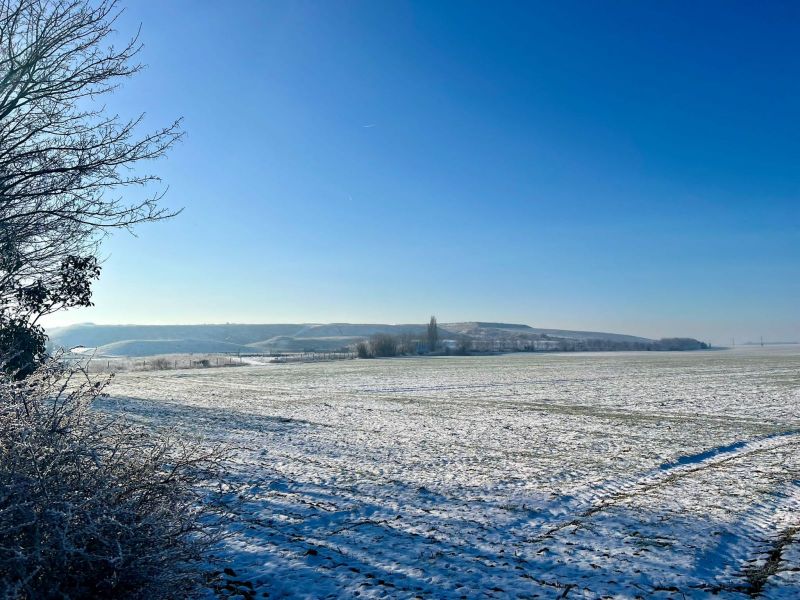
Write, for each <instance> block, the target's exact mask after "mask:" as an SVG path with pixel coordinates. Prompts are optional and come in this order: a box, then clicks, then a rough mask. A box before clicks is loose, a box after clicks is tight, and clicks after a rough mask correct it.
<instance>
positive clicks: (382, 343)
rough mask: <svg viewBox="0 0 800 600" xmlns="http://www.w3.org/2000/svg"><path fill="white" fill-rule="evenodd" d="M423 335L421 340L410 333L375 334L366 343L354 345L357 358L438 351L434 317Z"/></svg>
mask: <svg viewBox="0 0 800 600" xmlns="http://www.w3.org/2000/svg"><path fill="white" fill-rule="evenodd" d="M425 334H426V335H425V337H424V338H423V337H421V336H419V335H414V334H411V333H402V334H399V335H392V334H389V333H376V334H374V335H372V336H370V338H369V340H368V341H363V342H359V343H358V344H356V353H357V355H358V357H359V358H379V357H390V356H408V355H413V354H429V353H433V352H436V351H437V350H438V349H439V325H438V323H437V321H436V317H435V316H432V317H431V318H430V321H429V322H428V326H427V328H426V330H425Z"/></svg>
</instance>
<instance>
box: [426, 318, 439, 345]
mask: <svg viewBox="0 0 800 600" xmlns="http://www.w3.org/2000/svg"><path fill="white" fill-rule="evenodd" d="M438 344H439V326H438V324H437V323H436V317H433V316H432V317H431V320H430V321H429V322H428V352H436V346H437V345H438Z"/></svg>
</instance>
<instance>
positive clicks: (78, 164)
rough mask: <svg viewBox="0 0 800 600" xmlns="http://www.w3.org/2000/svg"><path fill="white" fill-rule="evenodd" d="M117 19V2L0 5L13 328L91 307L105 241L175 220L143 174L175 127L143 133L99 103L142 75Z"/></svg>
mask: <svg viewBox="0 0 800 600" xmlns="http://www.w3.org/2000/svg"><path fill="white" fill-rule="evenodd" d="M119 12H120V11H119V9H118V8H117V6H116V3H115V2H114V1H113V0H111V1H108V0H103V1H100V2H97V3H91V2H89V1H88V0H0V312H2V313H3V314H5V315H6V316H7V318H9V319H11V318H13V319H15V320H16V322H17V324H18V325H19V324H20V323H23V322H24V323H28V324H29V325H35V323H36V321H37V320H38V319H39V318H40V317H41V315H44V314H48V313H52V312H54V311H57V310H61V309H63V308H68V307H70V306H87V305H90V304H91V301H90V296H91V292H90V286H91V282H92V281H93V280H94V279H96V278H97V276H98V275H99V266H98V261H97V258H96V257H97V251H98V244H99V242H100V240H101V239H102V238H103V236H104V235H106V234H107V233H108V232H109V231H110V230H113V229H117V228H131V227H133V226H134V225H137V224H139V223H143V222H146V221H154V220H158V219H163V218H165V217H169V216H171V215H172V214H173V213H171V212H169V211H168V210H166V209H165V208H163V207H161V206H160V205H159V200H160V199H161V197H162V195H163V189H156V190H154V189H153V186H152V185H151V184H154V183H157V182H158V181H159V178H158V177H157V176H156V175H152V174H149V173H147V172H146V171H144V170H142V166H143V164H144V163H146V162H148V161H151V160H153V159H156V158H159V157H161V156H163V155H164V154H165V152H166V151H167V150H168V149H169V148H170V147H171V146H172V145H173V144H174V143H175V142H176V141H177V140H178V139H179V138H180V137H181V130H180V124H179V122H178V121H176V122H174V123H171V124H169V125H168V126H166V127H164V128H162V129H158V130H156V131H153V132H149V133H139V129H140V127H139V126H140V124H141V120H142V118H141V117H138V118H134V119H131V120H126V119H121V118H120V117H119V116H117V115H116V114H114V113H111V112H109V111H107V110H106V108H105V106H104V105H103V104H102V101H103V98H104V96H105V95H107V94H108V93H109V92H111V91H112V90H114V88H115V87H116V86H117V85H118V84H119V83H120V82H121V81H122V80H124V79H125V78H127V77H130V76H131V75H133V74H135V73H137V72H138V71H139V70H140V69H141V65H140V64H139V63H137V62H136V56H137V54H138V53H139V50H140V48H141V46H140V44H139V41H138V39H137V38H136V37H134V38H133V39H132V40H130V41H129V42H128V43H126V44H123V45H122V46H121V47H117V46H114V45H113V44H112V43H111V36H112V33H113V27H114V23H115V21H116V20H117V18H118V16H119ZM157 187H158V186H157ZM130 188H137V189H139V190H140V193H139V197H138V198H132V197H130V196H129V194H128V192H126V191H125V190H128V189H130ZM8 315H13V317H9V316H8Z"/></svg>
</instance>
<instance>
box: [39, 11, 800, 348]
mask: <svg viewBox="0 0 800 600" xmlns="http://www.w3.org/2000/svg"><path fill="white" fill-rule="evenodd" d="M221 5H225V6H221ZM140 23H141V25H142V40H143V42H144V43H145V49H144V51H143V54H142V59H143V61H144V62H145V63H147V65H148V68H147V69H146V70H145V71H144V72H143V73H141V74H140V75H139V76H137V77H136V78H134V79H132V80H130V81H128V82H126V83H125V85H124V86H123V87H122V88H121V89H120V90H119V92H118V93H116V94H115V95H114V97H112V98H108V99H106V101H107V103H108V105H109V106H110V107H111V108H112V109H114V110H115V111H119V112H120V113H121V114H123V115H129V114H135V113H137V112H139V111H144V112H146V113H147V119H146V123H147V124H149V125H150V126H151V127H156V126H158V125H163V124H165V123H167V122H169V121H170V120H171V119H173V118H175V117H178V116H182V117H184V126H185V129H186V131H187V136H186V139H185V140H184V141H183V142H182V143H181V144H180V145H179V146H178V147H177V148H176V149H175V151H174V152H173V153H172V155H171V156H170V157H169V158H168V159H167V160H165V161H163V162H161V163H157V164H155V165H152V167H153V170H155V171H157V172H158V173H159V174H161V175H162V176H163V177H164V180H165V183H167V184H168V185H169V187H170V189H169V193H168V196H167V200H166V203H167V204H168V205H169V206H173V207H184V208H185V210H184V212H183V213H182V214H181V215H180V216H179V217H177V218H175V219H173V220H170V221H167V222H163V223H158V224H153V225H147V226H143V227H141V228H139V229H138V230H137V232H136V233H137V235H138V237H133V236H130V235H128V234H125V233H120V234H116V235H114V236H113V237H112V238H110V239H108V240H107V241H106V243H105V244H104V247H103V252H104V255H105V256H106V257H107V260H106V262H105V265H104V272H103V275H102V278H101V281H100V282H99V283H98V284H97V285H96V288H95V297H94V299H95V302H96V307H95V308H92V309H85V310H75V311H71V312H68V313H65V314H63V315H59V316H58V317H56V318H54V319H52V320H51V321H50V324H54V325H55V324H65V323H69V322H78V321H94V322H98V323H198V322H206V323H209V322H298V321H299V322H328V321H351V322H422V321H424V320H426V319H427V317H428V316H429V315H430V314H436V315H437V316H438V317H439V320H440V321H443V322H444V321H457V320H475V319H480V320H496V321H511V322H524V323H528V324H531V325H536V326H544V327H562V328H580V329H596V330H612V331H620V332H627V333H634V334H640V335H646V336H656V337H657V336H666V335H689V336H693V337H698V338H702V339H709V340H712V341H716V342H726V341H729V340H730V338H731V337H732V336H736V337H737V339H739V340H745V339H757V338H758V336H759V335H764V336H765V338H768V339H800V316H799V315H798V310H797V307H798V305H800V302H799V301H800V202H798V201H799V200H800V118H798V117H799V116H800V115H799V114H798V113H799V112H800V5H798V4H797V3H792V2H786V3H780V2H770V3H754V2H749V3H736V2H702V3H688V2H672V3H655V2H638V1H636V2H634V1H631V2H592V3H586V2H575V3H571V2H549V3H518V2H513V3H507V4H505V3H498V2H491V3H489V2H484V3H477V2H454V3H447V2H415V3H406V2H393V3H390V2H368V1H364V2H260V1H251V2H236V3H217V2H197V1H191V2H190V1H177V0H176V1H171V2H155V1H152V2H150V1H137V2H129V3H128V6H127V9H126V12H125V14H124V16H123V18H122V19H121V20H120V23H119V29H120V30H121V32H122V33H126V32H128V33H132V32H135V30H136V28H137V27H138V25H139V24H140Z"/></svg>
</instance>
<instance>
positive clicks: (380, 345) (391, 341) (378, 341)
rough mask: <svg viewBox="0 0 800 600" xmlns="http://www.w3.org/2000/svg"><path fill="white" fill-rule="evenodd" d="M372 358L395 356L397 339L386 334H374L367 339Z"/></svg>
mask: <svg viewBox="0 0 800 600" xmlns="http://www.w3.org/2000/svg"><path fill="white" fill-rule="evenodd" d="M369 349H370V354H371V355H372V356H378V357H381V356H397V351H398V345H397V338H396V337H394V336H393V335H390V334H388V333H376V334H374V335H372V336H371V337H370V338H369Z"/></svg>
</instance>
